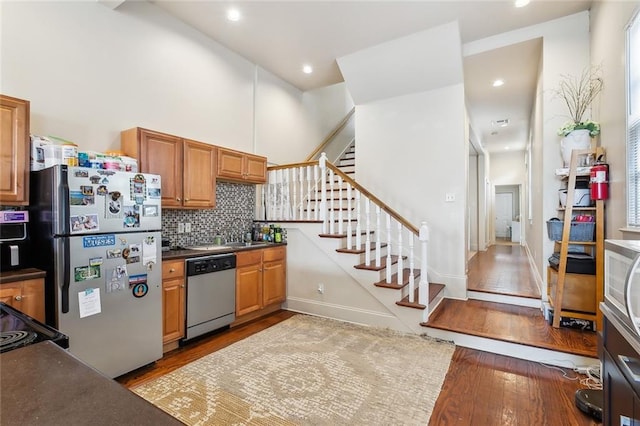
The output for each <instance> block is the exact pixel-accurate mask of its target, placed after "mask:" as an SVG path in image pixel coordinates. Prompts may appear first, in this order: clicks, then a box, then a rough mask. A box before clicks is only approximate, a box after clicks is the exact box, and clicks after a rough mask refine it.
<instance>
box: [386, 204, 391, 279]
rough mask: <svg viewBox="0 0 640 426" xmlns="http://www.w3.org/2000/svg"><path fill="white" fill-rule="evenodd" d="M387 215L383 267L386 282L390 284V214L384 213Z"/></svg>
mask: <svg viewBox="0 0 640 426" xmlns="http://www.w3.org/2000/svg"><path fill="white" fill-rule="evenodd" d="M386 216H387V267H386V268H385V272H386V283H387V284H391V272H392V271H391V269H392V267H391V215H390V214H388V213H387V214H386Z"/></svg>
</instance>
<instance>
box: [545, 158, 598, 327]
mask: <svg viewBox="0 0 640 426" xmlns="http://www.w3.org/2000/svg"><path fill="white" fill-rule="evenodd" d="M589 154H594V158H596V159H597V158H601V157H603V156H604V149H603V148H595V149H587V150H573V151H572V153H571V163H570V168H569V177H568V181H567V201H566V203H565V208H564V223H563V227H562V239H561V240H560V241H556V242H555V245H556V248H557V246H558V245H559V246H560V251H559V253H560V263H559V265H558V272H557V282H556V286H555V292H554V291H552V290H551V288H552V287H551V282H549V281H550V280H551V273H549V274H548V277H549V279H548V282H547V285H548V286H549V287H548V288H549V290H548V295H549V302H550V304H551V306H552V307H553V310H554V315H553V326H554V327H555V328H558V327H560V320H561V318H562V317H571V318H578V319H585V320H590V321H595V323H596V329H597V330H602V312H600V308H599V305H600V302H601V301H602V300H603V298H604V200H595V207H589V208H582V207H574V206H573V201H574V193H575V186H576V176H577V168H578V167H577V164H578V160H579V158H580V157H581V156H584V155H589ZM574 210H580V211H590V212H591V213H592V214H594V215H595V241H571V240H570V233H571V221H572V219H573V212H574ZM570 245H582V246H583V247H585V248H587V249H588V250H589V251H591V254H592V256H593V257H594V258H595V263H596V273H595V286H594V289H593V290H594V291H595V294H594V297H595V300H594V301H595V304H594V307H595V309H593V312H586V311H582V310H577V309H575V308H574V309H569V308H566V309H563V308H564V307H565V304H564V302H565V291H566V285H567V278H568V275H572V274H568V273H567V257H568V253H569V246H570ZM549 268H551V267H549ZM575 275H576V276H582V275H584V279H587V278H589V279H591V278H590V277H589V275H585V274H575ZM552 293H553V294H552ZM586 296H587V297H590V295H586Z"/></svg>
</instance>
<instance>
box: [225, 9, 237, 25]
mask: <svg viewBox="0 0 640 426" xmlns="http://www.w3.org/2000/svg"><path fill="white" fill-rule="evenodd" d="M227 19H228V20H229V21H232V22H237V21H239V20H240V11H239V10H238V9H229V10H227Z"/></svg>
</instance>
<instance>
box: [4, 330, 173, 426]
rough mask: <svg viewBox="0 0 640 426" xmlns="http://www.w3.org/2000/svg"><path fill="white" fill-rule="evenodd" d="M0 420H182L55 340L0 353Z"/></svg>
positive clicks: (71, 422) (140, 422)
mask: <svg viewBox="0 0 640 426" xmlns="http://www.w3.org/2000/svg"><path fill="white" fill-rule="evenodd" d="M0 365H2V368H1V369H0V382H2V394H1V395H0V411H1V412H2V415H1V416H0V424H2V425H53V424H64V425H91V424H95V425H154V426H156V425H182V423H181V422H180V421H178V420H177V419H175V418H174V417H171V416H170V415H168V414H167V413H165V412H164V411H162V410H160V409H159V408H157V407H155V406H154V405H152V404H151V403H149V402H147V401H145V400H144V399H142V398H141V397H139V396H138V395H136V394H134V393H133V392H131V391H130V390H128V389H127V388H125V387H124V386H122V385H120V384H119V383H118V382H116V381H114V380H111V379H109V378H107V377H105V376H103V375H102V374H100V373H98V372H97V371H96V370H94V369H93V368H91V367H89V366H88V365H86V364H84V363H83V362H82V361H80V360H78V359H77V358H75V357H74V356H73V355H71V354H70V353H69V352H67V351H65V350H64V349H62V348H60V347H59V346H58V345H56V344H55V343H52V342H50V341H44V342H40V343H36V344H34V345H29V346H25V347H23V348H20V349H15V350H13V351H9V352H5V353H3V354H0Z"/></svg>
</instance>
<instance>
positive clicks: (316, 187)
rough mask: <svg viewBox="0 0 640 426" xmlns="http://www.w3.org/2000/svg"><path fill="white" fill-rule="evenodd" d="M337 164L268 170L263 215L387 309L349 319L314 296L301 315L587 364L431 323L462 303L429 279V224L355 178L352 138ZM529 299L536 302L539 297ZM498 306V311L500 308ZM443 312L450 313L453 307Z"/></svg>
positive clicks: (320, 289)
mask: <svg viewBox="0 0 640 426" xmlns="http://www.w3.org/2000/svg"><path fill="white" fill-rule="evenodd" d="M336 164H337V165H336V166H334V165H332V164H329V163H328V162H327V161H326V157H323V158H321V159H320V161H312V162H308V163H302V164H296V165H291V166H277V167H271V168H269V176H268V184H267V185H265V186H264V187H263V191H262V196H263V199H264V200H268V202H266V203H264V206H265V208H264V211H263V218H264V219H266V220H268V221H271V222H278V223H281V222H286V224H285V227H287V228H290V229H291V228H296V229H297V230H299V231H301V232H302V233H303V234H305V235H306V237H307V238H308V241H311V242H312V244H314V245H316V246H317V247H318V248H320V249H321V250H322V252H323V254H324V255H325V256H327V257H328V258H329V259H330V261H331V262H333V265H337V267H338V268H339V269H341V270H342V271H344V273H346V274H347V275H349V276H350V277H351V278H353V280H355V281H357V283H358V284H359V286H360V287H361V288H362V289H364V290H365V291H366V292H367V293H368V295H369V296H370V297H372V298H374V299H375V300H377V301H379V302H380V303H381V304H382V305H384V307H385V309H386V312H385V314H384V316H383V317H381V318H378V317H379V314H377V313H376V314H373V315H370V316H369V317H368V318H370V320H362V319H361V318H362V317H359V316H356V317H352V316H350V315H349V314H350V311H349V312H348V313H347V314H344V312H345V309H342V308H343V307H339V308H336V309H335V310H334V311H331V308H335V306H329V308H327V309H324V308H326V307H324V306H321V303H318V302H316V301H313V302H310V303H307V305H305V307H304V308H298V310H299V311H300V312H305V313H310V314H314V315H321V316H329V317H333V318H336V319H342V320H346V321H353V322H362V323H367V324H370V325H377V326H383V327H389V328H393V329H398V330H401V331H410V332H415V333H419V334H428V335H430V336H432V337H436V338H441V339H445V340H453V341H455V342H456V344H458V345H461V346H466V347H470V348H474V349H480V350H485V351H489V352H494V353H499V354H503V355H509V356H515V357H518V358H523V359H529V360H534V361H545V362H550V363H552V364H553V363H555V364H556V365H567V364H572V363H573V364H574V365H588V364H590V363H592V360H591V361H589V357H588V355H586V354H582V355H581V354H577V355H573V354H566V353H565V354H563V353H560V352H556V351H555V350H554V349H553V348H551V347H545V346H544V345H538V346H535V347H534V346H528V345H525V344H522V343H520V342H514V341H510V340H508V339H504V338H501V337H496V336H494V335H490V334H488V333H484V334H482V333H472V334H468V333H465V332H464V331H459V330H456V329H455V328H453V327H450V326H448V324H446V323H445V324H443V323H442V322H441V321H440V320H439V321H436V322H435V323H434V324H433V326H432V325H431V324H430V316H431V314H432V313H433V312H434V310H435V309H436V307H438V306H439V305H441V304H442V302H443V300H446V301H447V305H446V306H449V305H450V304H449V303H448V302H461V301H454V300H449V299H445V298H444V296H445V291H446V288H445V286H444V285H443V284H438V283H429V282H428V280H427V276H428V275H429V274H428V256H427V247H428V246H427V243H428V228H427V227H426V225H425V224H423V225H422V226H421V227H420V229H417V228H415V227H413V226H411V224H408V223H406V221H404V219H403V218H402V217H400V216H399V215H398V214H397V213H395V212H394V211H393V210H392V209H390V208H389V207H388V206H386V205H385V204H384V203H382V202H381V201H380V200H378V199H377V198H376V197H375V196H373V195H372V194H371V193H370V192H369V191H367V190H366V189H364V188H362V187H361V186H360V185H359V184H357V183H356V172H355V143H352V144H351V146H350V147H349V148H348V149H347V150H345V152H344V153H343V154H342V155H341V157H340V158H339V159H338V160H337V161H336ZM392 224H393V226H392ZM292 248H293V246H292ZM304 278H305V279H306V278H307V277H306V276H305V277H304ZM323 287H324V284H323V285H322V286H320V285H319V287H318V289H317V291H318V293H320V294H322V293H323V292H324V288H323ZM476 293H477V292H470V294H469V296H470V298H471V299H473V298H476V299H482V300H485V301H486V300H488V299H487V296H486V295H478V294H476ZM291 299H292V298H289V300H291ZM502 299H505V298H504V297H502ZM502 299H501V300H497V301H499V302H502V303H508V304H511V305H524V306H531V305H528V304H530V303H532V302H531V301H530V300H529V301H527V300H526V299H523V300H524V302H523V301H522V300H519V299H522V298H506V299H505V300H502ZM507 299H508V300H507ZM288 303H290V302H288ZM462 303H464V302H462ZM480 303H485V302H480ZM534 303H538V304H539V303H540V300H539V299H538V300H537V301H535V302H534ZM490 304H491V302H489V305H488V306H490ZM329 305H335V303H333V304H329ZM494 305H495V306H497V305H500V303H494ZM443 306H444V305H443ZM456 306H458V309H459V307H460V306H463V305H460V304H459V303H458V305H456ZM495 306H494V308H495V309H496V310H499V309H500V308H499V307H497V308H496V307H495ZM504 306H507V305H504ZM289 308H290V309H291V307H289ZM316 309H317V310H316ZM323 309H324V310H323ZM359 309H360V308H357V307H356V308H354V309H353V310H354V311H358V310H359ZM528 309H533V308H531V307H529V308H528ZM292 310H296V309H295V308H294V309H292ZM440 311H443V312H450V311H451V308H450V307H447V308H446V309H444V310H443V309H440V310H439V311H438V312H439V313H440ZM454 315H455V313H454ZM518 315H520V316H522V315H524V314H523V313H522V312H520V313H518ZM378 320H379V322H376V321H378ZM449 322H451V321H449Z"/></svg>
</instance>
